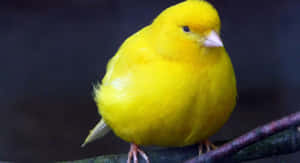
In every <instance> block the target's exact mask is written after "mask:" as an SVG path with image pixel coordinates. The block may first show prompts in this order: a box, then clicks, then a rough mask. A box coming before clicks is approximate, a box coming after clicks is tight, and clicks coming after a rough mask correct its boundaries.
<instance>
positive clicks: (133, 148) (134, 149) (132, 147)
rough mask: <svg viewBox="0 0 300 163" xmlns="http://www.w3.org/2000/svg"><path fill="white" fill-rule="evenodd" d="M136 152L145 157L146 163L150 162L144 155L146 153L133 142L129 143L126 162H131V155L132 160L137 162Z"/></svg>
mask: <svg viewBox="0 0 300 163" xmlns="http://www.w3.org/2000/svg"><path fill="white" fill-rule="evenodd" d="M138 153H139V154H140V155H141V156H142V157H143V158H144V159H145V161H146V163H150V162H149V158H148V156H147V155H146V153H145V152H144V151H142V150H141V149H139V147H138V146H137V145H135V144H131V145H130V150H129V152H128V159H127V163H131V160H132V157H133V162H134V163H138V157H137V154H138Z"/></svg>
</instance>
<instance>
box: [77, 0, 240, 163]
mask: <svg viewBox="0 0 300 163" xmlns="http://www.w3.org/2000/svg"><path fill="white" fill-rule="evenodd" d="M220 26H221V23H220V18H219V16H218V13H217V11H216V9H215V8H214V7H213V6H212V5H211V4H209V3H208V2H206V1H204V0H187V1H184V2H181V3H179V4H176V5H174V6H171V7H169V8H167V9H165V10H164V11H163V12H162V13H161V14H159V15H158V16H157V17H156V18H155V20H154V21H153V22H152V23H151V24H150V25H148V26H146V27H144V28H143V29H141V30H139V31H138V32H137V33H135V34H133V35H132V36H130V37H129V38H127V39H126V40H125V42H124V43H123V44H122V46H121V47H120V49H119V50H118V51H117V53H116V54H115V56H114V57H113V58H112V59H111V60H110V61H109V63H108V66H107V72H106V74H105V76H104V78H103V80H102V83H101V84H99V85H98V86H96V87H95V101H96V103H97V107H98V108H99V113H100V114H101V116H102V120H101V121H100V122H99V123H98V124H97V126H96V127H95V128H94V129H93V130H92V131H91V132H90V135H89V136H88V137H87V139H86V141H85V143H84V144H83V146H84V145H85V144H87V143H89V142H91V141H93V140H95V139H97V138H100V137H102V136H104V135H105V134H106V133H107V132H108V131H109V130H110V129H112V130H113V132H114V133H115V134H116V135H117V136H119V137H120V138H122V139H123V140H125V141H127V142H130V143H132V144H131V148H130V152H129V154H128V162H131V159H132V158H133V159H134V160H135V162H137V160H136V158H137V153H139V154H141V155H142V156H143V157H144V159H145V160H146V161H147V162H149V159H148V157H147V156H146V154H145V153H144V152H143V151H142V150H141V149H139V148H138V145H156V146H164V147H181V146H187V145H191V144H196V143H200V144H201V145H205V146H206V147H208V148H211V147H213V145H212V144H211V143H209V142H208V141H207V138H208V137H210V136H211V135H213V134H214V133H216V132H217V131H218V130H219V129H220V128H221V127H222V126H223V125H224V123H225V122H226V121H227V119H228V118H229V116H230V114H231V112H232V110H233V108H234V107H235V103H236V96H237V89H236V80H235V75H234V70H233V67H232V64H231V61H230V58H229V56H228V54H227V53H226V50H225V49H224V47H223V43H222V41H221V39H220V35H219V34H220ZM201 147H202V146H201ZM200 150H201V149H200Z"/></svg>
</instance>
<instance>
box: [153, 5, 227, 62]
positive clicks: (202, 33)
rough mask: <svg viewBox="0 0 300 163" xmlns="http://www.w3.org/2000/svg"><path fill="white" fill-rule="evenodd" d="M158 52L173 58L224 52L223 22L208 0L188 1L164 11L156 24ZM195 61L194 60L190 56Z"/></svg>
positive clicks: (156, 20) (155, 38)
mask: <svg viewBox="0 0 300 163" xmlns="http://www.w3.org/2000/svg"><path fill="white" fill-rule="evenodd" d="M151 26H152V36H151V37H152V38H153V42H154V44H155V45H156V50H158V51H159V52H160V53H162V54H165V55H168V56H169V55H170V57H180V58H182V57H183V56H182V55H184V54H187V53H189V52H190V53H191V54H199V53H197V51H203V50H213V49H214V50H215V49H217V48H220V47H221V48H222V47H223V43H222V40H221V38H220V36H219V31H220V26H221V22H220V18H219V15H218V12H217V11H216V9H215V8H214V7H213V6H212V5H211V4H209V3H208V2H206V1H204V0H187V1H184V2H181V3H179V4H177V5H174V6H171V7H169V8H167V9H166V10H164V11H163V12H162V13H161V14H160V15H159V16H158V17H157V18H156V19H155V20H154V21H153V23H152V25H151ZM186 57H187V58H189V57H190V58H191V57H193V56H186Z"/></svg>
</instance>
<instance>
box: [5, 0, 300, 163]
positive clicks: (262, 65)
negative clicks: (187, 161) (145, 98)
mask: <svg viewBox="0 0 300 163" xmlns="http://www.w3.org/2000/svg"><path fill="white" fill-rule="evenodd" d="M178 2H180V1H179V0H164V1H162V0H144V1H139V0H126V1H121V0H64V1H61V0H51V1H50V0H2V1H1V2H0V20H1V21H0V47H1V54H0V76H1V77H0V99H1V100H0V129H1V131H0V160H2V161H14V162H42V161H43V162H45V161H54V160H77V159H83V158H87V157H91V156H96V155H102V154H114V153H120V152H127V150H128V149H129V145H128V144H127V143H125V142H123V141H122V140H120V139H118V138H116V137H115V136H114V135H113V134H110V135H109V136H106V137H105V138H104V139H103V140H99V141H97V142H95V143H92V144H90V145H88V146H87V147H86V148H80V145H81V143H82V142H83V140H84V138H85V137H86V136H87V134H88V131H89V130H90V129H91V128H92V127H93V126H94V125H95V124H96V123H97V121H98V120H99V119H100V117H99V115H98V113H97V109H96V106H95V103H94V101H93V97H92V88H93V84H95V83H96V82H97V81H99V80H100V79H101V78H102V77H103V75H104V73H105V67H106V63H107V61H108V60H109V58H110V57H112V56H113V55H114V53H115V52H116V50H117V49H118V47H119V46H120V44H121V43H122V42H123V40H124V39H126V37H128V36H129V35H131V34H132V33H134V32H135V31H137V30H139V29H140V28H142V27H143V26H145V25H147V24H149V23H151V21H152V20H153V18H155V16H156V15H158V14H159V13H160V12H161V11H162V10H163V9H165V8H166V7H168V6H170V5H173V4H176V3H178ZM211 2H212V3H213V4H214V5H215V7H216V8H217V9H218V10H219V12H220V16H221V19H222V23H223V26H222V38H223V41H224V44H225V47H226V49H227V51H228V52H229V54H230V56H231V58H232V62H233V65H234V67H235V71H236V75H237V81H238V89H239V99H238V106H237V108H236V110H235V111H234V113H233V114H232V116H231V118H230V120H229V122H228V123H227V124H226V125H225V126H224V127H223V128H222V130H221V131H220V132H219V133H218V134H217V135H216V136H214V138H213V139H215V140H224V139H228V138H232V137H234V136H238V135H241V134H242V133H244V132H246V131H248V130H250V129H252V128H254V127H256V126H257V125H261V124H264V123H266V122H268V121H270V120H273V119H277V118H279V117H282V116H284V115H287V114H289V113H292V112H296V111H299V108H300V102H299V97H300V95H299V91H300V75H299V70H300V54H299V53H300V46H299V42H300V32H299V29H300V19H299V15H300V1H297V0H285V1H272V0H248V1H240V0H212V1H211ZM299 154H300V153H295V154H291V155H286V156H280V157H274V158H270V159H265V160H260V161H254V162H282V161H284V162H297V160H299V159H300V156H299Z"/></svg>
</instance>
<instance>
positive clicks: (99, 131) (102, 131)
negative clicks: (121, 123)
mask: <svg viewBox="0 0 300 163" xmlns="http://www.w3.org/2000/svg"><path fill="white" fill-rule="evenodd" d="M110 130H111V129H110V128H109V126H107V124H106V123H105V122H104V120H103V119H101V120H100V122H98V123H97V125H96V126H95V127H94V128H93V129H92V130H91V131H90V133H89V135H88V137H87V138H86V139H85V141H84V143H83V144H82V145H81V147H84V146H85V145H87V144H88V143H90V142H92V141H94V140H96V139H99V138H102V137H103V136H105V135H106V134H107V133H108V132H109V131H110Z"/></svg>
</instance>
